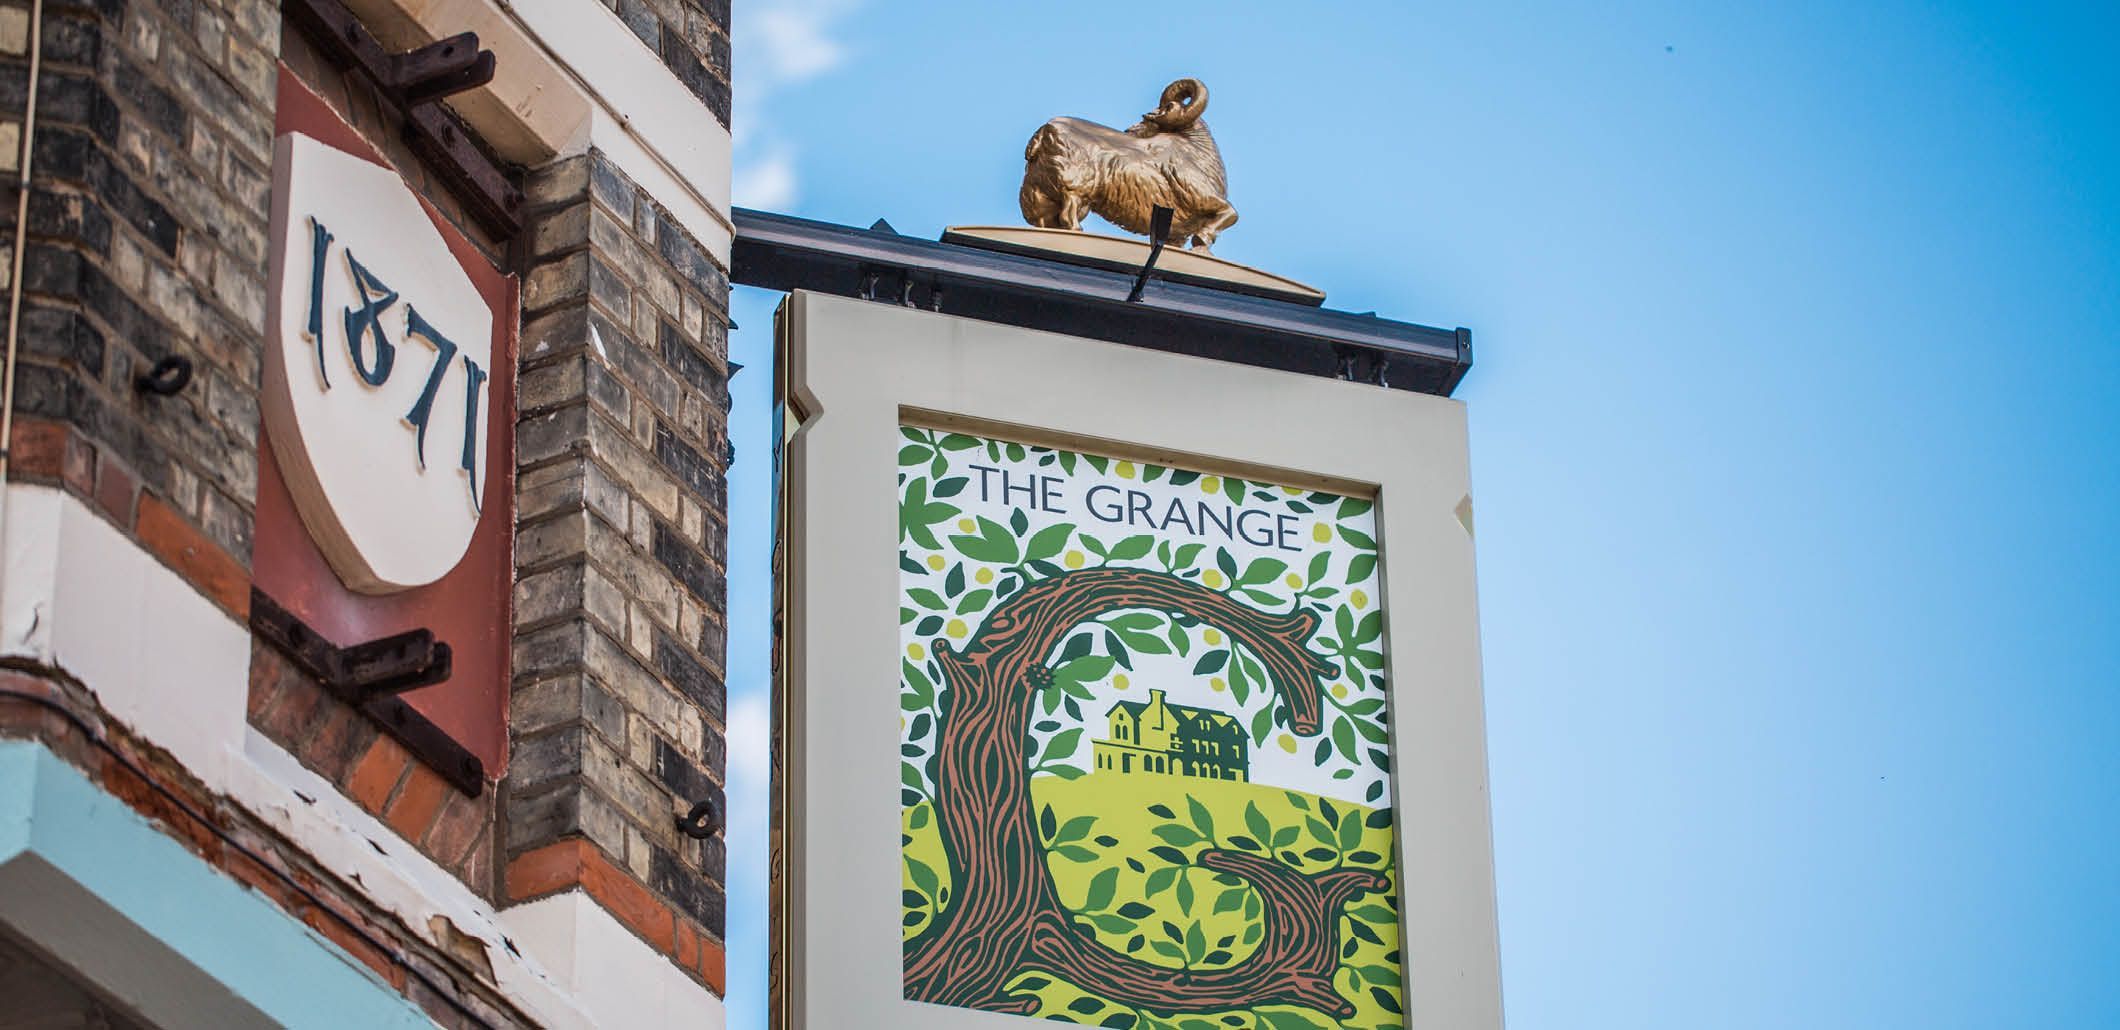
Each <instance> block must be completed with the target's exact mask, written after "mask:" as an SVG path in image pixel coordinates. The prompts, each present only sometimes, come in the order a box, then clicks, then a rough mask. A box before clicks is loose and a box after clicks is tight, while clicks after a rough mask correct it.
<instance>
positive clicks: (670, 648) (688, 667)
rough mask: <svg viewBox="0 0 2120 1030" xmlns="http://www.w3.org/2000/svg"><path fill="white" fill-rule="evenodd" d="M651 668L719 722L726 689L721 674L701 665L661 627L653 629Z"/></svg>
mask: <svg viewBox="0 0 2120 1030" xmlns="http://www.w3.org/2000/svg"><path fill="white" fill-rule="evenodd" d="M655 667H656V668H657V669H659V670H661V672H662V674H663V676H664V677H665V678H667V679H668V680H669V681H670V683H671V684H672V685H673V686H675V687H676V688H677V689H678V691H679V692H680V693H682V694H684V695H685V696H686V697H689V698H691V699H692V701H693V702H694V703H695V704H697V705H699V706H700V708H702V709H704V710H705V711H706V714H707V715H709V716H711V717H712V718H713V719H714V721H715V722H721V721H723V719H724V714H723V712H724V709H725V698H726V691H725V688H724V687H723V686H722V682H721V677H719V676H716V675H715V674H714V673H713V671H712V670H710V669H708V668H707V667H706V666H704V665H701V664H700V662H699V659H697V658H694V657H692V654H691V652H689V651H687V650H685V647H684V645H682V644H679V643H678V642H677V640H676V639H675V638H673V637H671V636H670V635H669V634H668V633H665V632H663V631H661V630H657V631H656V632H655Z"/></svg>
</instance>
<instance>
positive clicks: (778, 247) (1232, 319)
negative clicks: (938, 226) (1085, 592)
mask: <svg viewBox="0 0 2120 1030" xmlns="http://www.w3.org/2000/svg"><path fill="white" fill-rule="evenodd" d="M735 215H736V217H735V224H736V242H735V246H734V248H733V253H732V257H731V260H730V266H731V268H732V272H731V274H730V279H731V280H733V281H734V282H737V283H741V284H743V285H745V286H759V287H764V288H766V289H773V290H813V291H816V292H818V293H830V294H837V295H839V296H843V297H860V298H864V299H868V300H875V301H880V302H886V303H895V304H904V305H906V306H908V307H919V308H925V309H928V310H931V311H939V312H942V313H944V314H949V315H961V316H964V317H966V318H976V319H980V320H982V321H987V322H999V323H1002V324H1004V325H1014V326H1022V327H1024V328H1027V329H1042V330H1046V331H1049V332H1058V333H1067V334H1069V335H1073V336H1085V337H1089V338H1091V339H1098V340H1110V341H1112V342H1115V343H1125V344H1132V345H1134V346H1137V347H1148V348H1152V349H1155V350H1163V351H1171V352H1174V353H1179V354H1190V355H1195V356H1198V357H1205V358H1214V359H1217V360H1221V361H1234V362H1237V363H1239V364H1245V365H1256V366H1260V367H1263V368H1276V369H1281V370H1284V371H1289V372H1300V373H1304V374H1307V375H1317V376H1328V377H1332V378H1338V379H1348V380H1353V381H1356V382H1365V383H1373V384H1375V385H1378V386H1386V387H1390V388H1391V389H1395V390H1412V391H1415V392H1419V393H1428V394H1435V395H1437V396H1443V397H1447V396H1449V395H1450V392H1451V391H1452V390H1454V389H1456V388H1457V384H1458V381H1459V380H1460V379H1463V378H1464V376H1465V370H1466V369H1468V368H1470V367H1471V366H1472V333H1471V331H1470V330H1466V329H1456V330H1451V329H1435V328H1431V327H1429V326H1424V325H1414V324H1412V323H1410V322H1394V321H1392V320H1390V319H1386V318H1378V317H1376V316H1375V315H1372V314H1355V313H1352V312H1346V311H1334V310H1331V309H1329V308H1321V307H1311V306H1307V305H1304V304H1297V303H1291V302H1289V301H1283V300H1270V299H1266V298H1262V297H1255V296H1248V295H1246V294H1243V293H1238V292H1233V291H1230V290H1223V289H1214V288H1210V287H1205V286H1197V285H1190V284H1181V283H1173V282H1163V281H1155V280H1152V281H1150V282H1149V284H1148V288H1147V289H1146V290H1145V291H1144V292H1143V293H1142V295H1141V299H1140V300H1138V301H1131V302H1130V301H1128V300H1127V296H1128V294H1129V293H1130V292H1131V291H1132V290H1133V287H1134V279H1135V275H1134V274H1133V273H1129V272H1123V271H1116V270H1111V269H1105V268H1091V267H1083V266H1080V265H1075V264H1069V263H1066V262H1062V261H1056V260H1052V259H1048V258H1040V257H1034V256H1029V255H1023V254H1012V253H1001V252H998V251H994V250H989V249H984V248H976V247H968V246H962V245H959V244H954V243H943V242H937V241H934V240H923V239H919V238H917V237H912V236H901V235H899V234H897V233H896V232H894V231H892V230H891V228H890V227H889V226H888V225H887V224H885V223H882V222H878V223H877V225H876V226H875V227H874V228H870V229H857V228H854V227H852V226H846V225H833V224H831V223H829V222H817V221H811V220H810V219H806V218H795V217H791V216H789V215H779V214H772V213H770V212H765V211H752V210H748V209H745V208H737V209H736V212H735Z"/></svg>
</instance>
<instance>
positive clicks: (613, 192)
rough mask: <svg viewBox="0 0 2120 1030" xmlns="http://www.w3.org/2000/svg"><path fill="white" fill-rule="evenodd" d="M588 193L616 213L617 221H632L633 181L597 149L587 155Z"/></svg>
mask: <svg viewBox="0 0 2120 1030" xmlns="http://www.w3.org/2000/svg"><path fill="white" fill-rule="evenodd" d="M589 193H590V195H591V196H594V197H595V198H596V202H597V203H599V204H602V205H603V206H605V207H606V208H609V209H610V210H611V213H612V214H615V215H617V216H618V220H619V221H621V222H625V223H627V224H631V223H632V221H633V182H632V180H630V179H627V178H626V173H624V172H621V171H619V170H618V166H617V165H614V164H612V163H611V159H610V158H607V157H605V156H604V155H603V154H602V153H601V152H597V151H592V152H591V153H590V155H589Z"/></svg>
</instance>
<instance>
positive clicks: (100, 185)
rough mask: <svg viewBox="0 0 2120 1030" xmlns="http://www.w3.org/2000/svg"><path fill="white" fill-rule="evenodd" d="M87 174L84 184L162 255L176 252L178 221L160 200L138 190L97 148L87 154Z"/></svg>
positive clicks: (130, 179) (115, 163) (113, 162)
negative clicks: (86, 182)
mask: <svg viewBox="0 0 2120 1030" xmlns="http://www.w3.org/2000/svg"><path fill="white" fill-rule="evenodd" d="M87 173H88V185H89V186H90V187H91V188H93V189H94V190H95V191H96V194H97V195H98V196H100V197H102V198H103V201H104V203H106V204H109V205H110V209H111V212H112V213H113V214H116V215H117V216H118V217H120V218H123V219H125V220H126V221H127V222H129V223H131V224H132V227H133V228H135V229H138V230H140V234H141V235H143V236H145V237H147V239H148V241H149V242H151V243H153V244H154V245H155V247H156V248H157V249H159V250H160V251H162V253H163V254H166V255H168V256H170V257H175V256H176V255H177V231H178V229H179V228H180V226H181V223H180V222H178V220H177V218H176V216H175V215H173V214H171V213H170V211H169V209H168V208H166V207H163V206H162V202H161V201H158V200H156V199H155V198H153V197H150V196H148V195H147V194H146V192H144V191H142V190H141V189H140V187H139V186H138V185H137V184H135V183H134V182H133V180H132V178H131V177H130V176H128V175H126V174H125V171H124V170H123V169H121V168H119V167H118V163H117V162H116V161H113V160H111V158H110V156H109V155H108V154H105V153H103V152H101V151H97V152H95V153H93V154H91V155H90V156H89V159H88V169H87ZM202 214H203V212H202Z"/></svg>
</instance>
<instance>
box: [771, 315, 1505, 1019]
mask: <svg viewBox="0 0 2120 1030" xmlns="http://www.w3.org/2000/svg"><path fill="white" fill-rule="evenodd" d="M779 331H780V340H781V358H782V360H781V375H782V376H783V380H782V387H781V389H782V396H783V404H784V414H785V418H786V419H787V422H788V424H789V426H790V434H789V438H788V440H787V443H786V446H785V454H784V462H785V465H784V470H783V472H784V483H785V484H786V486H785V489H786V491H787V493H786V497H785V499H784V503H783V511H782V523H783V525H782V533H783V534H784V536H783V539H784V544H785V553H784V557H783V563H784V565H783V570H782V577H781V589H782V591H783V597H782V601H781V603H782V607H783V618H784V636H783V640H782V647H783V653H782V660H781V675H782V680H781V683H780V684H779V688H780V689H779V698H778V705H779V707H778V709H777V712H776V715H777V718H778V731H777V738H776V747H777V754H776V764H775V768H776V771H777V772H778V773H779V775H780V779H779V782H778V783H776V787H775V790H776V805H777V811H778V813H779V818H780V824H779V834H780V838H779V841H778V845H779V847H778V855H777V858H776V862H777V863H778V865H777V869H776V871H777V873H778V880H777V887H776V890H777V892H778V893H777V895H776V920H777V927H778V929H777V931H776V939H775V948H776V952H777V954H776V962H777V967H776V968H777V971H778V979H777V983H776V985H775V992H776V1025H778V1026H781V1027H787V1028H807V1027H836V1026H875V1027H885V1028H907V1030H910V1028H929V1027H932V1028H936V1030H1005V1028H1009V1027H1016V1028H1032V1030H1034V1028H1035V1027H1036V1026H1038V1025H1039V1024H1038V1023H1036V1022H1031V1021H1028V1020H1026V1019H1025V1018H1024V1017H1023V1016H1020V1015H1011V1014H1003V1013H998V1012H993V1011H981V1010H979V1009H978V1008H970V1007H956V1006H954V1005H938V1004H931V1003H927V1002H921V1001H911V1000H908V999H907V997H906V993H907V987H906V983H907V975H908V974H907V965H906V958H905V954H904V952H903V951H902V945H901V922H902V915H903V912H902V910H901V895H902V894H903V893H906V886H907V885H906V881H905V879H904V875H905V874H904V872H903V868H904V867H903V866H902V865H901V855H900V847H899V845H900V842H901V840H903V839H905V838H904V837H902V836H901V834H902V832H903V830H904V824H903V823H902V822H901V807H900V800H901V799H900V791H901V776H900V770H901V768H902V763H901V752H900V748H901V739H900V736H899V734H898V733H894V732H893V726H894V724H896V725H898V726H900V727H902V726H903V725H904V724H903V723H902V722H901V709H900V704H899V700H900V699H899V697H898V696H897V693H896V692H894V691H893V690H892V689H891V687H890V686H889V680H890V677H891V675H892V670H894V669H898V668H900V666H901V664H902V663H903V662H904V660H905V657H906V653H907V648H906V644H905V642H904V640H903V638H902V637H901V623H902V619H901V603H900V601H901V593H900V590H901V583H900V577H901V550H900V547H901V541H900V524H901V523H900V503H901V499H902V498H901V494H900V488H899V485H898V483H897V476H896V472H897V471H898V469H899V465H900V460H901V459H902V458H903V457H905V454H904V451H903V449H904V448H905V447H906V446H907V445H908V435H907V434H904V433H902V432H901V427H902V426H906V425H911V426H926V427H933V429H934V431H935V432H938V433H939V432H948V431H957V432H959V433H961V434H964V435H967V436H972V437H978V438H982V439H1000V440H1012V441H1022V442H1024V443H1028V444H1033V445H1039V444H1042V445H1046V446H1050V447H1055V448H1064V449H1068V450H1070V451H1072V452H1079V453H1081V454H1097V455H1105V456H1110V457H1111V458H1113V459H1125V460H1126V461H1127V464H1128V466H1129V468H1131V467H1134V463H1141V465H1140V467H1147V465H1148V463H1154V464H1155V465H1158V466H1167V467H1169V468H1173V469H1188V470H1194V471H1195V472H1197V473H1199V474H1202V475H1205V476H1208V477H1222V478H1238V477H1241V478H1243V479H1246V480H1254V481H1260V482H1265V483H1274V484H1279V485H1283V486H1286V487H1288V488H1290V489H1289V491H1288V492H1289V493H1290V494H1297V493H1299V492H1301V491H1320V492H1322V493H1320V494H1318V495H1315V496H1323V495H1324V494H1333V495H1342V496H1347V497H1359V498H1364V499H1366V500H1367V501H1370V502H1373V504H1374V531H1375V534H1376V537H1377V539H1376V546H1378V547H1380V548H1381V552H1382V554H1383V556H1384V557H1383V560H1382V562H1381V564H1379V565H1378V566H1377V570H1378V571H1377V572H1376V577H1377V578H1376V579H1374V580H1371V581H1370V582H1369V585H1370V587H1371V588H1372V589H1374V590H1375V591H1376V593H1377V594H1378V595H1379V600H1380V603H1381V610H1382V612H1383V629H1384V637H1385V639H1388V641H1389V649H1388V655H1389V658H1388V664H1389V666H1390V668H1389V678H1390V684H1391V686H1390V705H1389V714H1388V717H1387V718H1388V724H1389V731H1390V737H1391V745H1390V746H1391V749H1392V760H1391V763H1390V765H1391V768H1390V770H1389V772H1388V773H1387V774H1385V775H1386V776H1387V777H1388V779H1389V785H1390V798H1391V800H1392V803H1393V806H1394V809H1395V816H1396V820H1397V833H1396V834H1395V835H1394V836H1393V837H1392V840H1393V843H1392V845H1390V846H1391V847H1394V848H1396V852H1395V854H1394V856H1393V857H1394V858H1395V865H1394V868H1395V870H1396V875H1397V878H1398V884H1397V900H1396V903H1397V906H1398V912H1399V916H1400V920H1401V925H1400V927H1399V930H1400V934H1399V938H1398V944H1399V948H1398V950H1397V952H1396V953H1397V954H1398V955H1399V956H1400V958H1399V965H1400V968H1401V969H1402V970H1403V978H1404V982H1403V994H1402V997H1403V1008H1404V1025H1406V1026H1409V1027H1450V1028H1453V1030H1455V1028H1490V1027H1492V1028H1498V1027H1500V1026H1501V1023H1502V1016H1501V996H1500V973H1499V955H1498V942H1497V936H1496V924H1495V907H1494V882H1493V859H1492V847H1491V831H1490V826H1489V814H1488V798H1487V767H1486V748H1485V720H1484V707H1483V700H1482V695H1481V687H1480V674H1479V644H1478V627H1477V616H1476V600H1475V594H1474V571H1473V546H1472V534H1471V527H1470V510H1471V505H1470V498H1469V494H1468V471H1467V450H1466V437H1465V412H1464V407H1463V405H1462V404H1460V403H1458V402H1456V401H1452V400H1448V399H1444V398H1435V397H1428V396H1423V395H1416V394H1408V393H1404V392H1394V391H1387V390H1384V389H1380V388H1376V387H1372V386H1364V385H1357V384H1351V383H1344V382H1338V381H1333V380H1326V379H1321V378H1313V377H1306V376H1298V375H1292V374H1289V373H1283V372H1276V371H1269V370H1263V369H1257V368H1251V367H1245V366H1240V365H1235V364H1229V363H1223V362H1217V361H1211V360H1206V359H1200V358H1192V357H1186V356H1180V355H1173V354H1167V353H1160V352H1154V351H1148V350H1143V349H1139V348H1132V347H1126V346H1122V345H1118V344H1110V343H1103V342H1096V341H1090V340H1084V339H1078V338H1072V337H1065V336H1059V335H1054V334H1049V333H1041V332H1035V331H1030V330H1023V329H1016V328H1011V327H1005V326H998V325H993V324H989V323H982V322H975V321H970V320H965V319H958V318H952V317H948V316H942V315H935V314H930V313H926V312H920V311H916V310H911V309H906V308H899V307H894V306H890V305H885V304H878V303H872V302H861V301H854V300H848V299H843V298H836V297H827V296H821V295H815V294H808V293H802V292H798V293H795V294H792V295H791V296H790V297H789V298H788V300H787V302H786V303H785V305H784V306H783V308H782V311H781V314H780V327H779ZM1265 412H1287V413H1289V414H1288V415H1287V416H1286V417H1261V415H1260V413H1265ZM936 439H939V437H936ZM959 439H960V441H961V439H962V437H960V438H959ZM959 445H960V446H962V444H961V442H960V444H959ZM914 446H916V447H917V446H918V445H917V444H915V445H914ZM915 457H916V458H917V457H918V456H917V455H915ZM1352 507H1354V508H1356V509H1361V510H1367V509H1366V505H1362V504H1357V505H1354V506H1352ZM971 521H972V520H971V519H969V518H967V519H966V522H968V523H969V522H971ZM1365 524H1366V523H1365ZM977 525H982V526H983V525H984V524H977ZM984 531H985V530H984V529H982V530H978V531H977V532H984ZM967 532H974V531H967ZM1320 532H1321V536H1320V539H1323V538H1324V537H1323V531H1322V530H1321V531H1320ZM1026 558H1027V556H1026ZM1071 560H1072V559H1071ZM938 564H939V563H938ZM1070 567H1072V566H1070ZM1289 575H1290V586H1295V585H1297V577H1296V574H1295V573H1294V572H1293V571H1291V572H1290V573H1289ZM1209 579H1210V580H1212V579H1213V577H1212V576H1210V577H1209ZM953 632H954V630H953ZM1176 632H1177V629H1176V628H1175V627H1173V628H1172V633H1174V634H1175V633H1176ZM1379 682H1382V679H1381V677H1380V678H1379ZM1122 686H1123V683H1122ZM1217 689H1218V690H1220V689H1221V687H1219V686H1218V687H1217ZM1102 711H1103V709H1102V708H1101V707H1100V708H1099V709H1098V713H1099V714H1101V713H1102ZM1225 821H1226V820H1225ZM1106 893H1109V889H1108V888H1107V889H1106ZM1187 903H1188V905H1189V904H1190V901H1188V902H1187ZM1262 947H1263V945H1262ZM1078 1011H1079V1010H1078ZM1071 1018H1079V1017H1071ZM1291 1018H1293V1017H1291ZM1083 1021H1084V1022H1096V1020H1095V1019H1084V1020H1083ZM1110 1025H1117V1024H1110ZM1258 1025H1261V1026H1268V1025H1272V1026H1275V1027H1278V1026H1281V1025H1284V1024H1282V1023H1280V1022H1278V1021H1260V1022H1259V1023H1258ZM1285 1025H1305V1024H1300V1023H1295V1022H1290V1023H1287V1024H1285ZM1311 1025H1316V1024H1311Z"/></svg>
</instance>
